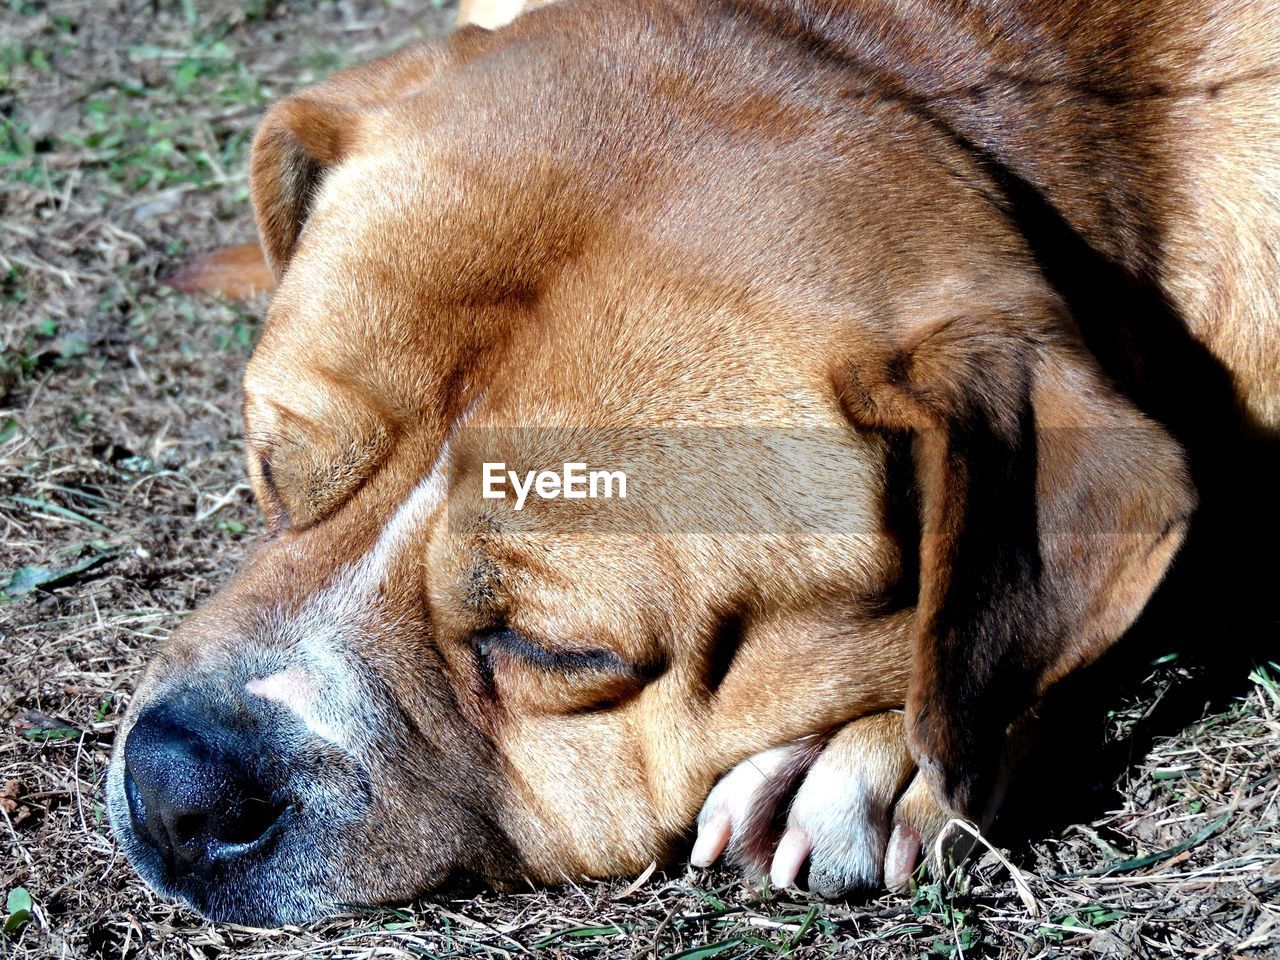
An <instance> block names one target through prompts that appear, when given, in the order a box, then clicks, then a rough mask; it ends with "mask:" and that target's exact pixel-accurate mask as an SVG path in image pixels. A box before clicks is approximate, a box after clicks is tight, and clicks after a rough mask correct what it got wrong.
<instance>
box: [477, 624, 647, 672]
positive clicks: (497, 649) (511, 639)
mask: <svg viewBox="0 0 1280 960" xmlns="http://www.w3.org/2000/svg"><path fill="white" fill-rule="evenodd" d="M473 643H474V644H475V649H476V654H477V656H478V658H479V660H480V663H481V669H482V670H483V671H484V672H485V673H486V675H489V674H490V673H491V670H492V661H493V657H494V655H495V654H507V655H509V656H513V657H516V658H518V659H519V660H520V661H521V662H523V663H526V664H528V665H530V666H533V667H537V668H538V669H539V670H545V671H546V672H548V673H582V672H585V671H591V672H596V673H611V674H615V675H618V676H622V677H627V678H631V679H637V680H639V679H643V678H644V676H645V675H646V673H647V671H644V670H641V669H639V668H637V667H636V666H635V665H634V664H631V663H628V662H627V661H626V660H623V659H622V658H621V657H619V656H618V655H617V654H616V653H614V652H613V651H612V650H604V649H601V648H598V647H569V648H552V647H547V646H543V645H542V644H538V643H535V642H534V641H532V640H530V639H529V638H528V637H526V636H524V634H522V633H520V632H518V631H516V630H512V629H509V628H504V629H500V630H486V631H483V632H481V633H478V634H476V635H475V636H474V637H473Z"/></svg>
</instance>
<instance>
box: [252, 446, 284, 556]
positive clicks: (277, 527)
mask: <svg viewBox="0 0 1280 960" xmlns="http://www.w3.org/2000/svg"><path fill="white" fill-rule="evenodd" d="M258 472H259V473H260V474H261V475H262V491H263V496H262V499H263V504H262V509H263V513H265V514H266V516H267V526H268V530H267V535H268V536H269V537H273V536H275V535H276V534H277V533H279V532H280V531H281V530H284V529H285V528H286V527H288V526H289V510H288V508H287V507H285V505H284V500H283V499H282V498H281V496H280V489H279V488H278V487H277V486H276V477H275V472H274V471H273V470H272V469H271V461H269V460H268V459H267V458H266V457H264V456H262V455H261V454H259V455H258Z"/></svg>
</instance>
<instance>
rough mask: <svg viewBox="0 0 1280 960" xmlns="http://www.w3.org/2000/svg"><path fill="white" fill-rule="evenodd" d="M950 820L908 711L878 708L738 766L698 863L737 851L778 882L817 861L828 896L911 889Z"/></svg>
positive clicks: (811, 878) (813, 883)
mask: <svg viewBox="0 0 1280 960" xmlns="http://www.w3.org/2000/svg"><path fill="white" fill-rule="evenodd" d="M947 819H948V817H947V815H946V814H945V813H944V812H943V811H942V810H941V808H940V807H939V806H938V804H937V803H936V802H935V801H934V799H933V795H932V792H931V791H930V790H929V788H928V786H927V784H926V783H925V781H924V779H923V778H922V777H920V776H918V775H917V772H916V767H915V763H914V761H913V760H912V759H911V755H910V753H909V752H908V750H907V746H906V738H905V736H904V733H903V728H902V715H901V714H900V713H882V714H875V715H873V716H869V717H864V718H862V719H859V720H855V721H853V722H852V723H849V724H847V725H845V726H844V727H842V728H841V729H840V730H838V731H837V732H836V733H835V734H834V735H833V736H832V737H831V738H830V739H827V740H823V739H820V738H811V739H806V740H801V741H798V742H796V743H793V744H789V745H787V746H783V747H775V748H774V749H772V750H766V751H765V752H763V753H759V754H756V755H755V756H753V757H750V758H748V759H747V760H744V761H743V762H742V763H740V764H738V766H736V767H734V768H733V770H731V771H730V772H729V773H728V774H726V775H725V777H724V778H723V779H721V780H720V782H719V783H717V784H716V786H715V788H714V789H713V790H712V791H711V794H710V795H709V796H708V797H707V800H706V803H705V804H704V805H703V808H702V812H701V813H700V814H699V816H698V836H697V840H696V841H695V843H694V847H693V853H692V856H691V861H692V863H693V865H694V866H708V865H710V864H711V863H713V862H715V861H716V860H717V859H718V858H719V857H720V855H721V854H722V853H724V852H725V850H726V849H727V850H728V859H729V860H730V861H731V862H733V863H734V864H736V865H737V866H738V867H739V868H741V869H742V870H744V871H745V872H746V873H747V874H748V876H751V877H753V878H763V877H765V876H768V877H769V879H770V881H771V882H772V884H773V886H775V887H778V888H782V887H788V886H791V885H793V884H794V883H795V882H796V881H797V878H799V877H800V876H801V875H802V874H803V873H804V872H805V867H806V865H807V867H808V870H807V873H808V884H807V885H808V888H809V890H811V891H812V892H814V893H817V894H819V895H820V896H823V897H840V896H844V895H845V894H848V893H850V892H852V891H854V890H857V889H860V888H876V887H880V886H882V885H886V886H888V887H889V888H890V889H903V888H905V887H906V886H907V885H908V883H909V882H910V879H911V875H912V873H914V871H915V868H916V865H917V863H918V862H919V859H920V855H921V851H922V848H924V847H925V846H926V845H927V844H929V843H930V842H931V841H932V840H933V838H934V837H936V836H937V834H938V832H939V831H940V830H941V829H942V827H943V825H944V824H945V823H946V821H947Z"/></svg>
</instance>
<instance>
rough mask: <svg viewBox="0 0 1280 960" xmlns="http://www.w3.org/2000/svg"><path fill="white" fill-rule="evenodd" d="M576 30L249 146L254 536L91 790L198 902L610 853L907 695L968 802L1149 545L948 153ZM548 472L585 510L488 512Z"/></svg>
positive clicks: (608, 18)
mask: <svg viewBox="0 0 1280 960" xmlns="http://www.w3.org/2000/svg"><path fill="white" fill-rule="evenodd" d="M606 7H607V5H602V6H601V8H600V9H593V10H590V11H578V12H577V13H575V17H574V19H572V20H570V19H568V18H567V17H566V18H562V19H559V20H557V19H556V14H557V11H556V10H555V8H552V9H551V10H549V11H546V12H545V13H542V12H540V13H538V14H535V15H533V16H530V17H529V18H527V19H526V20H524V21H521V22H519V23H518V24H517V25H516V26H515V27H513V28H511V29H510V30H509V31H506V32H505V33H504V34H501V35H498V34H495V35H488V34H483V33H480V32H478V31H463V32H461V33H459V34H458V35H456V36H455V38H454V39H453V40H452V41H451V43H450V44H449V45H448V46H447V47H446V46H423V47H414V48H412V49H409V50H406V51H404V52H402V53H400V54H398V55H396V56H393V57H391V58H389V59H387V60H384V61H380V62H378V63H375V64H371V65H369V66H366V67H363V68H360V69H357V70H354V71H350V72H348V73H346V74H343V75H340V76H338V77H336V78H334V79H333V80H331V81H329V82H327V83H326V84H324V85H322V86H320V87H318V88H315V89H314V90H311V91H308V92H305V93H303V94H301V95H299V96H297V97H294V98H292V99H289V100H286V101H284V102H283V103H281V104H279V105H277V106H276V107H275V108H274V109H273V110H272V111H271V113H270V114H269V115H268V117H267V119H266V121H265V123H264V125H263V127H262V129H261V131H260V133H259V135H258V138H257V141H256V144H255V147H254V156H253V167H252V177H253V194H254V201H255V205H256V210H257V215H258V223H259V228H260V234H261V238H262V242H263V246H264V250H265V251H266V253H267V256H268V260H269V262H270V263H271V265H272V267H273V269H274V271H275V272H276V273H277V275H278V277H279V287H278V292H277V294H276V296H275V300H274V303H273V305H272V308H271V313H270V317H269V320H268V322H267V326H266V329H265V331H264V333H263V336H262V339H261V342H260V344H259V345H258V348H257V350H256V351H255V354H254V357H253V359H252V361H251V362H250V365H249V369H248V372H247V374H246V379H245V419H246V436H247V446H248V464H249V471H250V475H251V476H252V479H253V484H254V488H255V491H256V494H257V497H258V500H259V503H260V504H261V506H262V509H263V510H264V511H265V513H266V515H267V517H268V519H269V522H270V527H271V531H270V533H269V534H268V536H267V537H266V538H265V540H264V542H263V543H262V544H261V545H260V546H259V547H258V549H257V551H256V553H255V555H254V556H253V557H252V558H251V560H250V562H249V563H248V564H247V565H246V566H245V568H244V569H243V570H242V571H241V572H240V573H239V574H238V575H237V576H236V577H235V578H234V579H233V580H232V582H231V583H230V584H228V585H227V586H226V587H225V588H224V589H223V590H222V592H221V593H219V594H218V595H217V596H216V597H215V598H214V599H213V600H212V601H211V602H209V603H208V604H207V605H206V606H205V607H204V608H203V609H202V610H200V611H199V612H198V613H196V614H195V615H193V616H192V617H191V618H190V620H189V621H188V622H187V623H186V624H184V625H183V627H182V629H181V630H180V631H179V632H178V633H177V634H176V635H175V636H174V638H173V639H172V640H171V641H170V642H169V643H168V644H167V645H166V646H165V648H164V649H163V650H162V651H161V652H160V653H159V655H158V656H157V658H156V660H155V662H154V663H153V664H152V666H151V668H150V669H149V671H148V672H147V674H146V676H145V678H144V679H143V681H142V683H141V685H140V687H139V689H138V691H137V694H136V696H135V698H134V701H133V703H132V706H131V708H130V711H129V715H128V717H127V719H126V721H125V722H124V724H123V726H122V729H121V733H120V736H119V746H118V748H117V751H116V756H115V758H114V761H113V764H112V767H111V771H110V777H109V807H110V811H111V818H112V822H113V824H114V826H115V829H116V831H117V834H118V836H119V837H120V838H121V840H122V842H123V844H124V846H125V848H126V850H127V851H128V853H129V854H130V856H131V858H132V859H133V861H134V862H135V863H136V864H137V865H138V867H139V869H140V870H141V872H142V873H143V875H144V876H145V877H146V878H147V880H148V881H149V882H151V883H152V884H153V885H154V886H155V887H156V888H157V889H160V890H162V891H164V892H167V893H170V894H175V895H178V896H181V897H183V898H185V899H186V900H188V901H189V902H191V903H192V904H194V905H195V906H196V907H197V908H199V909H200V910H202V911H204V912H205V913H207V914H209V915H211V916H215V917H224V918H236V919H241V920H259V921H261V920H274V921H282V920H288V919H298V918H303V917H306V916H310V915H314V914H316V913H319V912H322V911H325V910H327V909H331V908H332V907H334V906H335V905H339V904H343V903H357V902H366V903H367V902H385V901H390V900H395V899H400V898H406V897H409V896H411V895H413V894H415V893H418V892H420V891H422V890H425V889H428V888H431V887H433V886H435V885H437V884H439V883H441V882H443V881H444V880H445V879H446V878H447V877H449V876H451V875H453V874H458V873H466V874H472V875H475V876H478V877H481V878H483V879H484V880H486V881H488V882H492V883H496V884H509V883H512V882H516V881H519V880H521V879H522V878H532V879H535V880H539V881H551V882H554V881H556V880H558V879H560V878H562V877H576V876H580V875H583V874H588V875H606V874H616V873H624V872H627V871H634V870H639V869H641V868H643V867H644V866H645V865H646V864H647V863H649V862H650V860H652V859H654V858H658V859H663V858H666V857H667V856H669V855H670V854H671V852H672V851H673V850H675V849H676V848H677V847H678V845H679V843H680V842H681V841H682V839H684V838H685V837H686V836H687V831H688V829H689V827H690V825H691V823H692V820H693V817H694V815H695V813H696V812H697V810H698V807H699V805H700V804H701V802H702V800H703V799H704V798H705V796H706V793H707V791H708V789H709V788H710V786H711V785H712V784H713V783H714V781H715V779H716V778H717V777H718V776H719V775H720V774H722V773H723V772H724V771H725V770H727V769H728V768H729V767H730V766H732V765H733V764H734V763H736V762H737V761H739V760H741V759H742V758H743V757H745V756H747V755H749V754H751V753H753V752H755V751H758V750H761V749H764V748H767V747H769V746H772V745H775V744H778V743H781V742H783V741H787V740H791V739H795V738H798V737H802V736H804V735H807V734H811V733H815V732H820V731H822V730H825V729H828V728H831V727H833V726H835V725H838V724H840V723H842V722H844V721H846V720H849V719H851V718H854V717H857V716H860V715H863V714H866V713H869V712H872V711H876V710H882V709H886V708H893V707H900V706H903V705H904V704H905V705H906V706H907V709H908V718H909V725H908V726H909V729H910V730H911V736H912V738H913V744H912V745H913V749H915V751H916V752H917V756H918V757H919V758H920V759H921V761H922V765H923V766H924V767H925V769H926V770H928V771H930V772H931V774H932V775H933V777H934V780H935V783H936V786H937V788H938V790H939V791H940V795H941V796H943V797H944V798H945V799H946V800H947V801H948V802H949V803H950V804H952V806H954V807H955V808H957V809H960V810H972V809H974V808H978V807H982V806H984V805H986V804H989V803H990V802H991V799H992V792H993V789H994V788H993V782H994V778H995V775H996V772H997V770H996V768H997V766H998V764H997V762H996V761H995V760H994V759H992V758H993V757H995V756H997V755H998V754H999V748H1000V744H1001V742H1002V738H1003V736H1004V732H1005V730H1006V728H1007V727H1008V726H1009V724H1010V723H1011V722H1012V721H1013V720H1014V719H1016V718H1017V716H1018V715H1019V714H1021V713H1022V712H1023V711H1024V710H1025V709H1026V708H1027V707H1028V706H1030V705H1031V704H1032V703H1033V702H1034V700H1035V698H1036V697H1037V696H1038V695H1039V694H1040V693H1041V692H1042V691H1043V689H1044V688H1045V686H1047V685H1048V684H1049V683H1051V682H1053V680H1054V679H1056V678H1057V677H1059V676H1060V675H1061V674H1063V673H1064V672H1066V671H1067V670H1070V669H1071V668H1072V667H1073V666H1075V665H1076V664H1078V663H1081V662H1083V661H1085V660H1087V659H1089V658H1091V657H1093V656H1094V655H1096V654H1097V653H1098V652H1099V651H1100V650H1101V649H1102V648H1104V647H1105V646H1106V645H1107V644H1108V643H1110V642H1111V641H1112V640H1113V639H1114V638H1115V637H1116V636H1117V635H1118V634H1119V633H1120V632H1121V631H1122V630H1123V629H1124V628H1125V626H1126V625H1127V624H1128V623H1129V621H1130V620H1131V619H1132V618H1133V617H1134V616H1135V615H1136V613H1137V611H1138V610H1139V609H1140V607H1141V605H1142V604H1143V602H1144V601H1145V599H1146V597H1147V595H1148V594H1149V592H1150V591H1151V589H1153V587H1154V585H1155V583H1156V582H1157V581H1158V580H1159V578H1160V576H1161V575H1162V573H1163V570H1164V568H1165V566H1166V564H1167V562H1168V561H1169V558H1170V556H1171V554H1172V552H1173V551H1174V549H1175V548H1176V545H1177V542H1178V540H1179V538H1180V535H1181V528H1182V524H1183V521H1184V519H1185V516H1186V514H1187V512H1188V510H1189V509H1190V494H1189V493H1188V490H1187V485H1186V481H1185V480H1184V479H1183V476H1182V468H1181V459H1180V456H1179V454H1178V451H1177V449H1176V448H1175V447H1174V445H1173V444H1172V442H1171V441H1170V440H1169V439H1168V438H1167V437H1166V436H1165V435H1164V434H1163V433H1162V432H1161V431H1160V430H1159V429H1157V428H1155V427H1154V426H1152V425H1151V424H1149V423H1147V422H1146V421H1144V420H1143V419H1142V418H1141V417H1140V416H1139V415H1138V414H1137V413H1136V411H1134V410H1133V409H1132V408H1131V407H1130V406H1128V404H1127V403H1126V402H1125V401H1124V400H1123V399H1122V398H1121V397H1120V396H1119V395H1118V394H1117V393H1116V392H1115V391H1114V390H1113V389H1112V388H1111V387H1110V386H1109V385H1108V384H1107V383H1106V382H1105V380H1104V378H1103V377H1102V376H1101V374H1100V373H1099V371H1098V370H1097V369H1096V367H1095V366H1094V364H1093V362H1092V361H1091V360H1090V359H1089V357H1088V356H1087V355H1086V354H1085V352H1084V351H1083V350H1082V348H1081V347H1080V345H1079V342H1078V339H1077V337H1076V334H1075V333H1074V331H1073V328H1072V327H1071V324H1070V323H1069V322H1068V320H1067V318H1066V317H1065V316H1064V313H1063V310H1062V308H1061V306H1060V304H1059V303H1058V301H1057V300H1056V299H1055V297H1054V295H1053V294H1052V292H1051V291H1049V290H1048V289H1047V288H1046V287H1045V286H1044V284H1043V282H1042V281H1041V280H1040V279H1039V277H1038V275H1037V273H1036V272H1035V270H1034V269H1033V267H1032V265H1031V263H1030V261H1029V259H1028V257H1027V256H1026V253H1025V251H1024V250H1023V249H1022V247H1021V244H1020V241H1019V238H1018V236H1017V235H1016V233H1015V232H1014V231H1012V230H1011V229H1010V227H1009V226H1008V224H1007V222H1006V221H1005V219H1004V218H1003V216H1002V214H1001V213H1000V209H999V205H998V204H996V203H994V202H993V201H992V200H991V198H990V194H989V192H988V186H987V184H986V183H985V181H984V179H983V175H982V172H981V171H980V170H979V169H978V168H976V167H974V166H972V165H971V164H969V163H968V161H967V160H966V158H965V157H964V156H962V155H960V154H958V153H957V151H956V150H955V148H954V146H953V145H950V144H948V143H947V142H945V141H942V140H940V138H939V137H938V136H937V135H936V134H935V133H934V132H932V131H931V130H930V129H929V127H928V125H927V124H926V123H924V122H923V121H921V120H920V119H919V118H917V117H915V116H913V115H912V114H911V113H910V112H908V111H904V110H903V109H901V107H900V105H898V104H895V103H893V102H892V101H891V100H887V99H877V98H875V97H864V98H862V99H861V100H860V101H859V102H857V103H850V102H849V101H848V100H847V99H840V98H835V99H832V98H831V97H830V89H829V87H830V84H831V83H832V82H833V76H832V75H830V74H828V73H827V72H826V71H827V70H828V69H830V68H828V67H820V66H816V65H809V66H806V67H805V70H806V71H807V73H806V72H804V71H800V70H798V69H797V68H796V67H795V65H794V64H789V63H788V62H787V61H786V59H785V58H786V56H787V52H786V50H785V48H778V49H772V48H767V47H766V45H765V41H764V40H761V39H759V38H755V39H753V38H752V37H751V36H750V35H747V36H738V37H737V38H736V39H735V40H734V42H729V41H728V40H727V39H726V38H723V37H719V38H718V37H717V36H715V29H714V24H695V23H692V22H689V21H682V20H676V19H672V20H669V21H664V20H662V19H660V18H653V17H650V16H642V15H639V14H636V13H635V12H634V11H632V10H631V9H630V8H631V5H630V4H621V5H619V8H618V9H617V10H612V11H611V10H609V9H606ZM691 16H692V15H691ZM757 47H758V48H757ZM744 71H746V72H745V73H744ZM748 75H749V76H750V78H751V79H750V82H749V84H748V82H747V81H746V80H744V77H746V76H748ZM495 463H502V464H505V467H503V468H495V467H493V466H492V464H495ZM574 463H581V464H584V465H585V466H584V467H583V468H582V469H583V470H585V471H586V474H585V478H584V475H583V474H582V473H579V474H578V476H579V478H580V479H579V480H578V483H579V484H580V485H579V486H577V487H576V488H575V489H576V490H577V491H578V492H582V493H584V494H586V495H585V496H582V497H566V496H556V497H552V496H550V494H551V493H552V492H553V491H554V490H555V489H556V488H555V484H554V481H550V480H548V481H547V482H546V484H545V485H544V487H543V489H542V490H541V491H540V490H539V489H538V488H537V487H535V488H533V489H531V490H529V492H528V493H527V495H526V497H525V498H523V501H522V502H518V499H517V496H518V495H517V493H516V492H515V491H514V490H513V489H512V488H513V487H514V486H515V484H516V483H517V482H518V483H521V484H525V483H526V482H527V481H526V479H525V472H526V471H529V470H554V471H556V472H558V473H562V474H563V471H564V469H565V468H564V465H565V464H574ZM486 464H489V465H490V466H486ZM508 469H509V470H513V471H515V473H516V474H517V477H516V480H515V481H513V480H512V478H510V477H508V476H506V474H505V470H508ZM575 469H576V468H575ZM594 470H602V471H607V472H609V473H610V474H613V475H612V476H609V477H605V476H598V477H594V478H593V477H591V476H590V473H591V471H594ZM618 474H625V481H622V480H620V479H619V476H618ZM596 481H598V482H599V485H600V489H599V490H598V491H597V492H598V493H599V495H598V496H597V497H595V498H592V497H591V496H590V491H591V487H592V486H593V484H594V483H595V482H596ZM622 482H625V483H626V495H625V497H622V496H620V495H619V494H621V492H622V491H621V483H622ZM560 483H561V487H560V490H561V492H563V491H565V490H566V489H567V487H566V484H567V485H568V486H573V484H574V480H573V478H572V477H570V478H569V479H568V480H566V479H565V478H564V477H563V476H562V477H561V480H560ZM606 484H612V485H613V488H614V490H613V492H614V496H613V497H612V498H609V497H607V496H606V495H605V492H606V491H604V487H605V485H606ZM501 492H506V493H507V494H508V495H507V496H505V497H495V496H494V494H495V493H501ZM540 493H541V494H542V495H540ZM486 494H489V495H486Z"/></svg>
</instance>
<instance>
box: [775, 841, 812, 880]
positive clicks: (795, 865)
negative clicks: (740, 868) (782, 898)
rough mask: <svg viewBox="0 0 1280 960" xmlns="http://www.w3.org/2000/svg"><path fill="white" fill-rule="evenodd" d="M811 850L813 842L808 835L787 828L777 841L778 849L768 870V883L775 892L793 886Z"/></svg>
mask: <svg viewBox="0 0 1280 960" xmlns="http://www.w3.org/2000/svg"><path fill="white" fill-rule="evenodd" d="M812 849H813V841H811V840H810V839H809V835H808V834H807V833H805V832H804V831H803V830H801V829H799V828H798V827H788V828H787V832H786V833H784V834H783V835H782V839H781V840H780V841H778V849H777V850H775V851H774V854H773V866H772V867H771V868H770V870H769V882H770V883H772V884H773V886H774V888H775V889H777V890H785V889H786V888H787V887H790V886H792V885H794V884H795V882H796V877H798V876H800V868H801V867H803V866H804V862H805V861H806V860H808V859H809V853H810V851H811V850H812Z"/></svg>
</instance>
